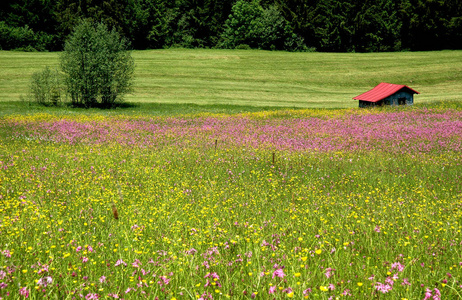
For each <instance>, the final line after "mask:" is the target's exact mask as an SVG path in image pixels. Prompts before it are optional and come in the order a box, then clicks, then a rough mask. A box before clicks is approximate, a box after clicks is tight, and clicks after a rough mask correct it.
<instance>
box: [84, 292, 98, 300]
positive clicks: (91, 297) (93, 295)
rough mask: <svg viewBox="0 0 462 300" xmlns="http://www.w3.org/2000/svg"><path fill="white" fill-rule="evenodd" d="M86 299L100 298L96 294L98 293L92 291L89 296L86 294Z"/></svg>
mask: <svg viewBox="0 0 462 300" xmlns="http://www.w3.org/2000/svg"><path fill="white" fill-rule="evenodd" d="M85 299H87V300H92V299H99V295H98V294H96V293H90V294H88V295H87V296H85Z"/></svg>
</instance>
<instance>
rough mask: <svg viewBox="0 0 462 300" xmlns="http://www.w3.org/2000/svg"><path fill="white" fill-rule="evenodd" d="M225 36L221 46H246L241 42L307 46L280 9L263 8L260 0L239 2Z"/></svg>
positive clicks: (269, 47)
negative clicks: (294, 31) (293, 30)
mask: <svg viewBox="0 0 462 300" xmlns="http://www.w3.org/2000/svg"><path fill="white" fill-rule="evenodd" d="M221 38H222V42H221V47H223V48H231V49H232V48H237V49H242V46H241V45H248V46H249V47H251V48H259V49H265V50H276V49H280V50H282V49H286V50H301V49H303V48H305V46H304V44H303V39H302V38H299V37H298V36H297V35H296V34H294V33H293V32H292V29H291V27H290V25H289V23H288V22H287V21H286V20H285V19H284V17H283V16H282V14H281V12H280V11H279V10H278V8H277V7H276V6H274V5H270V6H269V7H268V8H266V9H263V7H262V6H261V5H260V2H259V1H257V0H252V1H246V0H239V1H237V2H236V4H235V5H234V6H233V8H232V12H231V15H230V16H229V18H228V20H226V23H225V26H224V31H223V34H222V35H221Z"/></svg>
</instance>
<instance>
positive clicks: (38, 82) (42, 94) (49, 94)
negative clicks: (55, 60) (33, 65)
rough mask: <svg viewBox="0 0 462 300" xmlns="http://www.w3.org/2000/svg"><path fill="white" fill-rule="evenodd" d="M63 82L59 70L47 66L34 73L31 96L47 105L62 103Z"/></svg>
mask: <svg viewBox="0 0 462 300" xmlns="http://www.w3.org/2000/svg"><path fill="white" fill-rule="evenodd" d="M62 93H63V84H62V80H61V75H60V74H59V72H58V71H57V70H51V69H50V68H49V67H46V68H45V69H44V70H42V71H39V72H35V73H34V74H32V78H31V83H30V96H29V97H30V98H31V99H32V100H33V101H34V102H36V103H38V104H40V105H45V106H58V105H59V104H60V103H61V97H62Z"/></svg>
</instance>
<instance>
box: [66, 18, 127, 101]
mask: <svg viewBox="0 0 462 300" xmlns="http://www.w3.org/2000/svg"><path fill="white" fill-rule="evenodd" d="M127 49H128V45H127V41H126V39H124V38H121V36H120V35H119V33H118V32H117V31H116V30H115V29H113V30H108V28H107V26H106V25H104V24H103V23H97V24H95V23H93V22H90V21H88V20H86V21H83V22H82V23H81V24H79V25H78V26H76V27H75V29H74V31H73V32H72V33H71V35H70V36H69V38H68V39H67V41H66V44H65V46H64V52H63V53H62V55H61V67H62V70H63V72H64V74H65V76H66V77H65V84H66V87H67V92H68V94H69V96H70V99H71V102H72V103H73V104H74V105H83V106H85V107H90V106H98V105H102V106H104V107H110V106H113V105H114V104H115V103H117V102H120V101H122V100H123V96H124V94H126V93H128V92H129V91H130V90H131V87H132V79H133V71H134V62H133V58H132V57H131V54H130V52H129V51H128V50H127Z"/></svg>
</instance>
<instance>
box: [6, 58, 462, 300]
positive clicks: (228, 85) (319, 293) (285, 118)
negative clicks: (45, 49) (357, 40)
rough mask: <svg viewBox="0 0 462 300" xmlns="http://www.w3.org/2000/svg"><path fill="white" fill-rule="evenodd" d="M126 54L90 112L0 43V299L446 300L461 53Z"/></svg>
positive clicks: (456, 253)
mask: <svg viewBox="0 0 462 300" xmlns="http://www.w3.org/2000/svg"><path fill="white" fill-rule="evenodd" d="M133 55H134V57H135V60H136V64H137V68H136V74H135V87H134V88H135V92H134V94H133V95H130V96H128V97H127V100H128V102H127V103H126V105H125V106H120V107H118V108H117V109H115V110H100V109H78V108H71V107H68V106H65V105H63V106H60V107H41V106H36V105H29V103H27V102H22V101H20V96H21V95H24V94H25V93H26V92H27V85H28V77H29V76H30V75H31V74H32V73H33V72H35V71H37V70H40V69H41V68H42V67H44V66H45V65H49V66H57V64H58V56H59V54H58V53H22V52H5V51H0V67H1V69H2V73H1V74H0V204H1V205H0V299H25V298H27V299H44V298H45V299H167V300H170V299H202V300H203V299H228V298H231V299H286V298H294V299H458V298H462V253H461V250H460V249H461V246H462V237H461V228H462V226H461V220H462V201H461V200H462V186H461V184H460V182H461V180H462V178H461V177H462V159H461V155H460V153H461V151H462V105H461V102H460V100H462V98H461V97H462V96H461V95H462V77H461V76H462V72H461V70H462V59H461V58H462V51H442V52H412V53H411V52H403V53H365V54H364V53H363V54H356V53H349V54H338V53H284V52H267V51H229V50H184V49H169V50H155V51H135V52H134V53H133ZM381 81H388V82H392V83H403V84H409V85H410V86H411V87H412V88H415V89H416V90H418V91H419V92H421V95H417V96H416V103H417V104H416V105H414V106H411V107H383V108H377V109H357V108H356V107H357V102H356V101H353V100H351V98H352V97H354V96H356V95H358V94H360V93H362V92H364V91H366V90H368V89H370V88H372V87H373V86H375V85H376V84H377V83H379V82H381ZM447 100H449V101H447Z"/></svg>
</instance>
